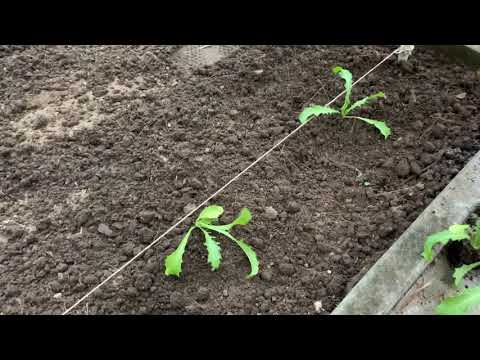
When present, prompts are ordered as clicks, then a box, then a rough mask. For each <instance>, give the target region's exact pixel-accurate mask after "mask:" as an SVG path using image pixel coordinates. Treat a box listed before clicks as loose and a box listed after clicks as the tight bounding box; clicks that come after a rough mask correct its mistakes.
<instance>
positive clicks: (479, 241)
mask: <svg viewBox="0 0 480 360" xmlns="http://www.w3.org/2000/svg"><path fill="white" fill-rule="evenodd" d="M470 244H471V245H472V247H473V248H474V249H475V250H480V220H478V221H477V223H476V225H475V228H474V230H473V235H472V239H471V241H470Z"/></svg>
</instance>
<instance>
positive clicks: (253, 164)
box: [62, 46, 408, 315]
mask: <svg viewBox="0 0 480 360" xmlns="http://www.w3.org/2000/svg"><path fill="white" fill-rule="evenodd" d="M405 50H406V49H405V48H403V47H402V46H400V47H399V48H398V49H396V50H394V51H393V52H391V53H390V54H389V55H388V56H387V57H385V58H384V59H383V60H382V61H380V62H379V63H378V64H377V65H375V66H374V67H373V68H371V69H370V70H368V71H367V72H366V73H365V74H364V75H363V76H361V77H360V78H359V79H358V80H357V81H355V82H354V83H353V84H352V87H353V86H355V85H356V84H357V83H358V82H360V81H361V80H363V79H364V78H365V77H366V76H368V75H369V74H370V73H371V72H372V71H374V70H375V69H376V68H377V67H379V66H380V65H381V64H383V63H384V62H385V61H387V60H388V59H389V58H390V57H392V56H393V55H395V54H402V53H403V52H404V51H405ZM407 51H408V50H407ZM345 92H346V90H344V91H342V92H341V93H340V94H338V95H337V96H336V97H335V98H334V99H333V100H331V101H330V102H329V103H328V104H326V105H325V106H330V105H331V104H333V103H334V102H335V101H336V100H337V99H338V98H340V97H341V96H342V95H344V94H345ZM309 122H310V121H309ZM309 122H305V123H303V124H300V125H299V126H298V127H297V128H295V130H293V131H292V132H291V133H290V134H288V135H287V136H285V137H284V138H283V139H282V140H280V141H279V142H278V143H276V144H275V145H273V146H272V147H271V148H270V149H269V150H268V151H267V152H265V153H264V154H263V155H262V156H260V157H259V158H258V159H257V160H255V161H254V162H252V163H251V164H250V165H248V166H247V167H246V168H245V169H244V170H242V171H241V172H240V173H238V174H237V175H235V176H234V177H233V178H232V179H231V180H229V181H228V182H227V183H226V184H225V185H223V186H222V187H221V188H220V189H218V190H217V191H215V192H214V193H213V194H212V195H210V196H209V197H208V198H206V199H205V200H204V201H203V202H202V203H200V205H198V206H196V207H195V209H193V210H191V211H190V212H189V213H188V214H186V215H185V216H184V217H182V218H181V219H180V220H178V221H177V222H176V223H175V224H174V225H172V226H171V227H170V228H168V230H167V231H165V232H164V233H163V234H162V235H160V236H159V237H158V238H156V239H155V240H154V241H152V242H151V243H150V245H147V246H146V247H145V248H143V250H141V251H140V252H138V253H137V254H136V255H135V256H134V257H132V258H131V259H130V260H128V261H127V262H126V263H125V264H123V265H122V266H120V267H119V268H118V269H117V270H115V271H114V272H113V273H112V274H110V275H109V276H108V277H107V278H106V279H105V280H103V281H102V282H101V283H99V284H98V285H96V286H95V287H94V288H93V289H91V290H90V291H89V292H87V293H86V294H85V295H84V296H82V297H81V298H80V299H79V300H78V301H77V302H76V303H75V304H73V305H72V306H70V307H69V308H68V309H67V310H65V311H64V312H63V313H62V315H67V314H68V313H69V312H70V311H72V310H73V309H74V308H76V307H77V306H78V305H80V304H81V303H82V302H83V301H84V300H85V299H87V298H88V297H89V296H90V295H92V294H93V293H94V292H95V291H96V290H98V289H99V288H100V287H102V286H103V285H105V284H106V283H107V282H108V281H110V280H111V279H112V278H113V277H115V276H116V275H117V274H118V273H119V272H121V271H122V270H123V269H125V268H126V267H127V266H128V265H130V264H131V263H132V262H134V261H135V260H136V259H138V258H139V257H140V256H141V255H143V254H144V253H145V252H146V251H147V250H148V249H150V248H151V247H153V246H154V245H155V244H157V243H158V242H159V241H160V240H161V239H163V238H164V237H165V236H166V235H168V234H169V233H170V232H171V231H172V230H173V229H175V228H176V227H177V226H178V225H180V224H181V223H182V222H184V221H185V220H186V219H188V218H189V217H190V216H191V215H192V214H193V213H195V212H196V211H197V210H198V209H200V208H201V207H203V206H204V205H206V204H207V203H208V202H209V201H210V200H212V199H213V198H214V197H215V196H217V195H218V194H220V193H221V192H222V191H223V190H225V189H226V188H227V187H228V186H229V185H230V184H231V183H233V182H234V181H235V180H237V179H238V178H239V177H240V176H242V175H243V174H245V173H246V172H247V171H248V170H250V169H251V168H252V167H254V166H255V165H256V164H258V163H259V162H260V161H262V160H263V159H265V158H266V157H267V156H268V155H270V154H271V153H272V151H273V150H275V149H276V148H277V147H279V146H280V145H281V144H283V143H284V142H285V141H286V140H287V139H288V138H290V137H291V136H293V135H294V134H296V133H297V132H298V131H299V130H300V129H301V128H303V127H304V126H305V125H306V124H307V123H309Z"/></svg>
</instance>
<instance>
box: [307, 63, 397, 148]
mask: <svg viewBox="0 0 480 360" xmlns="http://www.w3.org/2000/svg"><path fill="white" fill-rule="evenodd" d="M333 73H334V74H335V75H338V76H340V77H341V78H342V79H343V80H344V81H345V101H344V103H343V106H342V107H341V108H340V109H335V108H332V107H328V106H321V105H314V106H311V107H307V108H305V109H304V110H303V111H302V113H301V114H300V116H299V118H298V119H299V121H300V123H302V124H304V123H306V122H308V121H310V120H311V119H312V118H313V117H316V116H320V115H333V114H339V115H341V117H342V118H347V119H355V120H361V121H363V122H365V123H367V124H369V125H372V126H375V127H376V128H377V129H378V130H379V131H380V133H382V135H383V136H384V137H385V139H387V138H388V137H389V136H390V134H391V130H390V128H389V127H388V126H387V124H386V123H385V122H384V121H379V120H371V119H366V118H363V117H359V116H351V115H349V114H350V113H351V112H352V111H353V110H355V109H359V108H361V107H363V106H364V105H366V104H367V103H369V102H371V101H373V100H375V99H377V98H384V97H385V94H384V93H383V92H378V93H376V94H373V95H370V96H367V97H365V98H363V99H361V100H358V101H356V102H354V103H353V104H352V105H350V104H351V103H350V96H351V94H352V73H351V72H350V71H348V70H346V69H343V68H342V67H340V66H337V67H335V68H333Z"/></svg>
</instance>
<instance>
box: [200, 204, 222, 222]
mask: <svg viewBox="0 0 480 360" xmlns="http://www.w3.org/2000/svg"><path fill="white" fill-rule="evenodd" d="M222 214H223V208H222V207H221V206H220V205H210V206H207V207H206V208H205V209H203V210H202V212H201V213H200V215H198V218H197V222H199V221H202V222H206V223H208V224H211V223H212V222H213V221H218V218H219V217H220V216H221V215H222Z"/></svg>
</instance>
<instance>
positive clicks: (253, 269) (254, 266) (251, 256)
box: [202, 224, 258, 278]
mask: <svg viewBox="0 0 480 360" xmlns="http://www.w3.org/2000/svg"><path fill="white" fill-rule="evenodd" d="M202 226H204V227H205V228H207V229H209V230H212V231H216V232H218V233H220V234H222V235H224V236H226V237H228V238H229V239H230V240H232V241H233V242H235V243H236V244H237V245H238V246H239V247H240V248H241V249H242V250H243V252H244V253H245V255H246V256H247V258H248V261H249V262H250V274H249V275H248V276H247V278H251V277H253V276H255V275H257V274H258V259H257V254H256V253H255V251H254V250H253V249H252V248H251V247H250V246H249V245H248V244H247V243H245V242H244V241H243V240H237V239H235V238H234V237H233V236H232V235H231V234H230V233H229V232H228V230H226V229H225V228H224V226H218V225H210V224H202Z"/></svg>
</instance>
